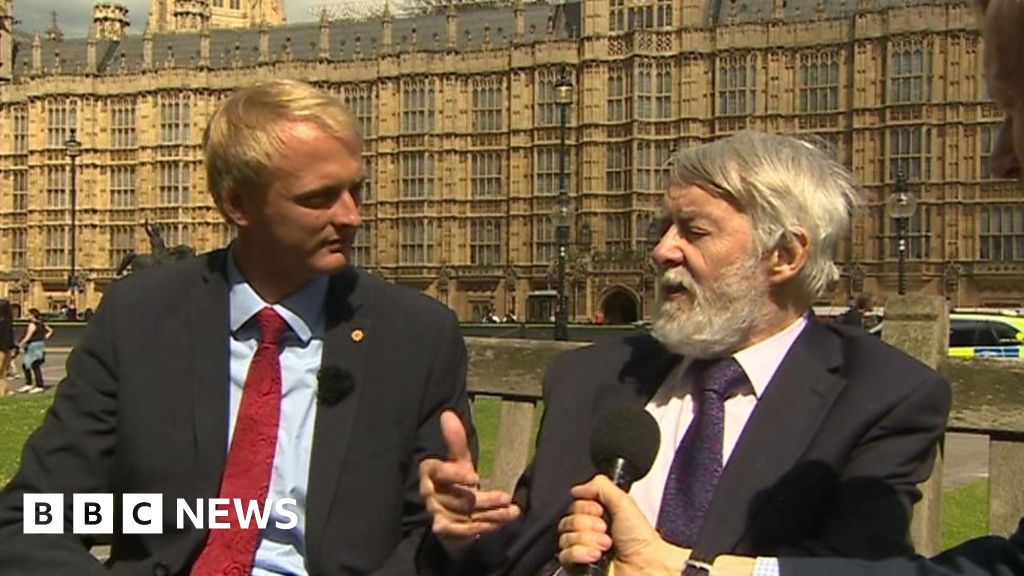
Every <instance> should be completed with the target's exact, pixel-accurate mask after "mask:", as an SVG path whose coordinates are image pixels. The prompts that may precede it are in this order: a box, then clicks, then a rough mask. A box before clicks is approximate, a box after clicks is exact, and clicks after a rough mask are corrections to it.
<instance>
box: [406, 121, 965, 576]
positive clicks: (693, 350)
mask: <svg viewBox="0 0 1024 576" xmlns="http://www.w3.org/2000/svg"><path fill="white" fill-rule="evenodd" d="M858 204H859V199H858V194H857V190H856V188H855V185H854V183H853V180H852V177H851V176H850V174H849V173H848V172H847V171H846V170H845V169H843V168H842V166H840V165H839V164H837V163H836V162H835V161H834V160H832V159H831V158H829V157H828V155H826V154H825V153H824V152H822V151H820V150H818V149H817V148H814V147H813V146H810V145H808V144H807V143H805V142H803V141H801V140H798V139H795V138H790V137H784V136H775V135H770V134H764V133H758V132H742V133H739V134H736V135H733V136H730V137H728V138H724V139H721V140H718V141H716V142H712V143H709V144H705V145H702V146H698V147H694V148H691V149H687V150H683V151H681V152H679V153H678V154H677V155H676V156H675V157H674V158H673V173H672V182H671V184H670V186H669V188H668V190H667V192H666V194H665V199H664V207H665V210H664V211H665V221H664V230H663V235H662V237H661V240H660V242H659V243H658V245H657V246H656V247H655V248H654V259H655V260H656V261H657V263H658V265H659V266H660V267H661V269H662V270H663V276H662V281H661V290H660V293H661V295H660V297H661V306H660V309H659V310H658V313H657V319H656V321H655V323H654V329H653V337H652V336H648V335H642V336H636V337H630V338H627V339H624V340H621V341H616V342H612V343H606V344H599V345H596V346H593V347H589V348H585V349H582V350H578V351H573V352H570V353H567V354H565V355H563V356H562V357H560V358H558V359H557V360H556V361H555V362H554V363H553V364H552V366H551V368H550V370H549V372H548V375H547V378H546V381H545V385H544V393H545V403H546V413H545V416H544V424H543V426H542V428H541V432H540V438H539V440H538V448H537V455H536V458H535V460H534V462H533V464H532V465H531V467H530V469H529V470H528V471H527V473H526V474H525V475H524V477H523V478H522V479H521V480H520V482H519V485H518V488H517V490H516V494H515V498H514V500H512V501H511V502H510V500H509V499H508V498H506V497H503V495H501V494H500V493H493V492H477V491H474V490H473V489H472V485H473V482H474V481H475V471H473V470H472V466H471V465H469V464H468V460H467V459H466V458H462V459H458V458H451V459H449V460H448V461H440V460H428V461H426V462H425V463H424V464H423V465H422V466H421V492H422V494H423V495H424V497H425V498H426V501H427V505H428V508H429V509H430V510H432V511H433V512H434V514H435V517H434V532H435V534H437V535H438V540H439V541H440V543H441V544H442V545H444V546H445V548H446V550H447V552H448V555H449V556H450V559H451V560H452V565H451V568H452V570H451V571H452V572H458V571H460V570H462V571H463V572H464V573H475V574H485V573H498V574H514V575H524V576H525V575H532V574H535V573H537V570H538V569H539V568H540V567H541V566H542V565H544V564H545V562H547V561H549V560H551V559H552V558H553V557H554V556H555V555H556V553H557V550H558V531H557V524H558V521H559V518H560V517H561V515H562V514H563V513H564V510H565V509H566V506H567V505H568V504H569V502H570V500H571V498H570V495H569V490H570V488H571V487H572V485H573V484H576V483H578V482H582V481H585V480H586V479H588V478H590V477H591V476H592V475H593V474H594V467H593V465H592V464H591V462H590V457H589V438H590V431H591V427H592V423H593V422H594V420H595V418H596V417H598V416H599V415H600V414H602V413H603V412H604V411H605V410H606V409H608V408H609V407H611V406H616V405H621V404H626V403H632V404H635V405H638V406H642V407H644V408H645V409H646V410H647V411H648V412H650V413H651V414H652V415H653V416H654V417H655V419H656V420H657V422H658V426H659V428H660V430H661V445H660V447H659V450H658V452H657V458H656V460H655V462H654V466H653V468H652V470H651V472H650V473H649V474H648V475H647V476H646V477H645V478H643V479H641V480H640V481H638V482H637V483H635V484H634V485H633V486H632V491H631V495H632V496H633V497H634V498H635V499H636V501H637V502H638V503H639V505H640V508H641V509H642V510H643V513H644V515H645V517H646V518H647V520H648V521H649V522H650V523H651V524H652V525H657V526H658V528H659V530H660V531H661V533H662V534H664V535H666V538H668V539H669V540H671V541H672V542H675V543H676V544H678V545H679V546H683V547H686V548H687V549H693V550H695V551H696V553H697V554H699V555H701V556H703V557H707V558H713V557H715V556H718V555H720V554H725V553H742V554H754V555H758V554H781V553H783V552H791V553H797V554H802V555H840V556H851V557H859V558H881V557H885V556H889V555H892V554H902V553H907V552H909V551H910V549H911V548H910V543H909V542H908V539H907V534H908V526H909V522H910V514H911V506H912V504H913V503H914V501H915V500H917V499H918V497H919V493H918V490H917V488H916V485H917V484H918V483H919V482H921V481H923V480H924V479H926V478H927V477H928V476H929V474H930V472H931V467H932V462H933V453H934V450H935V446H936V443H937V441H938V440H939V438H941V436H942V433H943V430H944V428H945V423H946V417H947V413H948V410H949V403H950V392H949V388H948V385H947V383H946V382H945V381H944V380H943V379H942V378H941V377H940V376H939V375H938V374H936V373H935V372H934V371H932V370H930V369H929V368H927V367H925V366H924V365H922V364H921V363H919V362H917V361H916V360H914V359H912V358H910V357H909V356H907V355H906V354H903V353H902V352H900V351H898V350H896V349H894V348H892V347H890V346H888V345H886V344H883V343H882V342H880V341H879V340H878V339H877V338H875V337H873V336H870V335H868V334H867V333H865V332H864V331H862V330H848V329H845V328H842V327H835V326H830V325H825V324H823V323H819V322H817V321H815V320H814V319H813V317H812V316H811V314H810V309H811V304H812V303H813V302H814V300H815V299H816V298H818V297H819V296H820V295H822V294H823V293H824V292H825V291H826V290H827V289H828V287H829V286H830V285H831V283H832V282H834V281H835V280H836V279H837V277H838V272H837V270H836V267H835V265H834V264H833V260H832V259H833V254H834V251H835V246H836V243H837V242H838V241H839V239H840V238H843V237H844V235H845V234H846V231H847V229H848V226H849V223H850V218H851V214H852V212H853V211H854V209H855V208H856V207H857V205H858ZM445 420H446V424H445V425H446V428H447V432H446V436H447V437H448V438H449V441H451V439H452V438H458V437H459V431H458V429H457V428H458V423H457V422H456V421H455V420H454V419H452V418H446V419H445ZM456 444H458V443H456ZM513 502H514V503H513ZM679 510H685V511H686V513H685V514H679V513H678V511H679ZM511 518H515V519H514V520H510V519H511ZM486 532H494V533H493V534H489V535H487V536H486V537H482V538H480V539H479V541H477V542H470V539H471V538H475V537H476V536H477V535H478V534H482V533H486Z"/></svg>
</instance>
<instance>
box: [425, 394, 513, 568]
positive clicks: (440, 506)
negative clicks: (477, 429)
mask: <svg viewBox="0 0 1024 576" xmlns="http://www.w3.org/2000/svg"><path fill="white" fill-rule="evenodd" d="M441 433H442V435H443V436H444V440H445V445H446V446H447V449H448V454H447V456H446V457H445V459H443V460H442V459H439V458H427V459H425V460H423V462H421V463H420V496H422V497H423V500H424V502H425V505H426V508H427V511H428V512H430V514H431V516H433V525H432V529H433V531H434V534H436V535H437V537H438V540H440V541H441V543H442V544H443V545H444V547H445V549H446V550H447V551H448V552H449V554H453V555H454V554H457V553H458V552H460V551H461V550H462V549H463V548H464V547H465V546H466V545H467V544H469V543H471V542H472V541H473V540H475V539H476V538H478V537H479V536H480V535H482V534H486V533H488V532H493V531H495V530H497V529H498V528H501V527H502V526H504V525H505V524H507V523H509V522H511V521H512V520H515V519H516V518H518V517H519V514H520V510H519V506H517V505H516V504H514V503H513V502H512V496H510V495H509V494H508V493H506V492H503V491H500V490H481V489H480V476H479V475H478V474H477V471H476V467H475V466H474V465H473V458H472V454H471V453H470V450H469V440H468V438H467V435H466V428H465V426H463V425H462V420H460V419H459V416H458V414H456V413H455V412H453V411H451V410H446V411H445V412H443V413H442V414H441Z"/></svg>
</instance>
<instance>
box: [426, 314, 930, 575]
mask: <svg viewBox="0 0 1024 576" xmlns="http://www.w3.org/2000/svg"><path fill="white" fill-rule="evenodd" d="M679 361H680V358H679V357H676V356H673V355H672V354H670V353H668V352H667V351H666V350H665V349H664V348H663V347H662V346H661V345H660V344H659V343H658V342H656V341H655V340H654V339H653V338H651V337H650V336H647V335H643V336H635V337H630V338H626V339H624V340H621V341H617V342H612V343H606V344H599V345H596V346H592V347H589V348H584V349H581V350H578V351H573V352H569V353H566V354H564V355H563V356H561V357H559V358H558V359H557V360H555V362H554V363H553V364H552V366H551V368H550V370H549V372H548V375H547V378H546V380H545V383H544V396H545V403H546V412H545V415H544V422H543V425H542V428H541V432H540V437H539V439H538V443H537V454H536V457H535V459H534V462H533V464H532V465H531V467H530V468H529V469H528V470H527V472H526V474H524V476H523V477H522V478H521V479H520V482H519V484H518V486H517V490H516V494H515V497H516V500H517V501H518V502H519V504H520V505H521V506H522V507H523V511H524V514H523V516H522V518H521V520H520V521H518V522H516V523H514V524H512V525H510V526H508V527H506V528H505V529H503V530H502V531H501V532H499V533H498V534H496V535H494V536H491V537H489V538H484V539H482V541H481V542H480V544H479V545H478V546H476V547H475V548H474V549H473V550H472V551H471V553H470V554H468V555H467V557H466V558H465V561H464V562H462V563H460V564H459V565H457V566H456V565H450V564H449V565H447V566H445V568H444V570H442V571H447V572H449V573H462V574H486V573H493V574H511V575H516V576H532V575H533V574H537V573H539V572H544V571H545V570H546V568H545V565H548V566H550V565H551V564H552V561H553V560H554V558H555V555H556V553H557V544H558V537H557V522H558V520H559V519H560V518H561V516H562V515H564V514H565V511H566V509H567V507H568V505H569V503H570V496H569V488H570V487H571V486H573V485H574V484H577V483H580V482H584V481H586V480H588V479H589V478H590V477H591V476H592V475H593V474H595V470H594V467H593V466H592V465H591V463H590V459H589V438H590V431H591V427H592V425H593V422H594V420H595V418H596V416H597V415H599V414H601V413H602V412H603V411H604V410H606V409H607V408H608V407H610V406H612V405H615V404H621V403H633V404H637V405H643V404H645V403H646V402H647V401H648V400H649V399H650V398H651V396H652V395H653V394H654V392H655V391H656V390H657V389H658V387H659V386H660V385H661V384H662V383H663V381H664V379H665V378H666V377H667V375H668V373H669V372H670V370H671V369H672V367H673V366H675V365H676V364H677V363H678V362H679ZM949 406H950V390H949V386H948V384H947V383H946V382H945V381H944V380H943V379H942V378H941V377H940V376H939V375H938V374H937V373H935V372H934V371H932V370H930V369H928V368H927V367H925V366H924V365H922V364H921V363H919V362H917V361H916V360H914V359H912V358H910V357H908V356H907V355H905V354H903V353H901V352H899V351H897V350H896V349H894V348H892V347H890V346H888V345H886V344H884V343H882V342H880V341H879V340H878V339H877V338H875V337H874V336H871V335H869V334H867V333H866V332H864V331H863V330H848V329H845V328H842V327H836V326H829V325H824V324H822V323H819V322H817V321H815V320H811V321H810V322H809V323H808V325H807V327H806V329H805V330H804V331H803V333H802V334H801V335H800V336H799V337H798V338H797V340H796V342H795V343H794V345H793V347H792V348H791V349H790V351H789V353H788V354H787V355H786V357H785V359H784V360H783V361H782V364H781V365H780V366H779V369H778V371H777V372H776V373H775V375H774V376H773V378H772V380H771V383H770V384H769V386H768V388H767V389H766V391H765V393H764V395H763V396H762V397H761V399H760V400H759V402H758V404H757V407H756V408H755V410H754V412H753V414H752V415H751V417H750V420H749V421H748V422H747V425H746V427H745V428H744V430H743V433H742V435H741V436H740V439H739V442H738V444H737V446H736V448H735V449H734V451H733V453H732V456H731V457H730V459H729V462H728V464H727V466H726V467H725V469H724V471H723V474H722V477H721V479H720V481H719V484H718V487H717V491H716V494H715V497H714V499H713V501H712V503H711V507H710V509H709V511H708V515H707V518H706V521H705V523H704V527H703V528H702V530H701V532H700V534H699V536H698V541H697V543H696V545H695V547H694V549H695V554H696V555H698V556H703V557H706V558H712V557H714V556H716V555H719V554H724V553H730V552H731V553H738V554H748V555H761V554H764V555H776V556H777V555H781V554H791V555H793V554H796V555H815V556H825V555H831V556H853V557H861V558H882V557H886V556H891V555H894V554H905V553H908V552H909V551H910V549H911V548H910V543H909V537H908V528H909V523H910V514H911V507H912V504H913V503H914V502H915V501H916V500H917V499H919V498H920V494H919V492H918V490H917V488H916V484H918V483H919V482H921V481H923V480H925V479H926V478H927V477H928V476H929V474H930V473H931V467H932V462H933V460H934V451H935V447H936V445H937V442H938V440H939V439H940V438H941V437H942V434H943V431H944V430H945V425H946V418H947V415H948V412H949Z"/></svg>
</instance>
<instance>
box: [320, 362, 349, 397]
mask: <svg viewBox="0 0 1024 576" xmlns="http://www.w3.org/2000/svg"><path fill="white" fill-rule="evenodd" d="M316 382H317V384H316V401H317V403H318V404H321V405H323V406H334V405H335V404H337V403H338V402H341V401H342V400H344V399H345V397H346V396H348V395H349V394H351V393H352V390H354V389H355V387H356V383H355V380H354V379H353V378H352V373H351V372H349V371H348V370H345V369H344V368H341V367H340V366H322V367H321V368H320V370H317V373H316Z"/></svg>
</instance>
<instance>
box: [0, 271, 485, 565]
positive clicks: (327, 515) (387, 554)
mask: <svg viewBox="0 0 1024 576" xmlns="http://www.w3.org/2000/svg"><path fill="white" fill-rule="evenodd" d="M225 261H226V252H225V251H217V252H213V253H211V254H208V255H205V256H202V257H200V258H197V259H195V260H193V261H189V262H185V263H180V264H176V265H173V266H169V267H161V268H156V269H152V270H147V271H146V272H144V273H141V274H138V275H133V276H132V277H129V278H126V279H125V280H123V281H119V282H117V283H115V284H114V285H112V286H110V287H109V288H108V290H107V293H106V294H105V295H104V299H103V304H102V306H101V307H100V309H99V311H97V313H96V315H95V317H94V318H93V319H92V321H91V322H90V325H89V328H88V331H87V334H86V335H85V337H84V339H83V340H82V342H81V343H80V344H79V345H78V346H77V347H76V348H75V350H74V351H73V352H72V354H71V356H70V358H69V359H68V366H67V369H68V370H67V372H68V376H67V379H66V380H65V381H64V382H62V383H61V385H60V387H59V388H58V391H57V394H56V397H55V399H54V403H53V406H52V408H51V409H50V411H49V412H48V413H47V415H46V418H45V420H44V422H43V424H42V426H41V427H40V428H39V429H38V430H37V431H36V432H35V433H34V434H33V435H32V437H31V438H30V439H29V441H28V442H27V444H26V447H25V451H24V456H23V459H22V463H21V469H20V470H19V471H18V473H17V475H16V476H15V478H14V479H13V480H12V482H11V483H10V485H8V486H7V488H6V489H5V490H4V492H3V493H2V495H0V573H3V574H33V575H35V574H76V575H84V574H96V573H105V572H104V571H102V569H101V567H100V566H99V565H98V564H97V563H96V562H95V561H94V560H92V558H91V557H90V556H89V554H88V552H87V550H86V548H85V547H84V546H83V544H86V543H87V542H85V541H83V539H82V538H79V537H77V536H73V535H71V534H70V521H71V516H70V510H68V513H67V517H66V521H67V523H68V524H69V527H68V529H67V530H66V533H65V534H64V535H63V536H28V535H23V534H21V532H22V530H21V522H22V494H23V493H26V492H62V493H64V494H65V495H66V498H65V501H66V503H67V504H68V505H69V506H70V500H71V498H70V494H71V493H75V492H113V493H115V494H121V493H126V492H127V493H133V492H151V493H160V494H163V495H164V498H165V501H164V509H165V511H166V512H165V515H164V519H165V524H167V525H165V527H164V533H163V534H160V535H116V536H114V538H113V548H112V553H111V565H112V568H113V571H114V572H115V573H123V574H187V573H188V571H189V569H190V567H191V564H192V562H193V561H194V560H195V558H196V557H197V556H198V554H199V552H200V551H201V549H202V546H203V544H204V542H205V538H206V536H207V532H205V531H200V530H177V529H176V528H175V527H174V526H173V524H174V522H175V518H174V514H173V510H174V507H173V506H174V501H175V499H176V498H189V499H192V501H193V502H194V499H195V498H212V497H216V496H217V493H218V490H219V486H220V481H221V474H222V472H223V467H224V461H225V457H226V454H227V433H228V381H229V380H228V378H229V376H228V374H229V368H228V367H229V360H228V338H229V328H228V298H227V290H228V286H227V281H226V277H225ZM324 305H325V310H326V329H325V335H324V350H323V361H322V366H337V367H339V368H341V369H343V370H345V371H348V372H349V373H350V374H351V375H352V381H353V383H354V388H353V390H352V391H351V393H349V394H348V395H346V396H345V397H344V398H342V399H341V400H340V401H338V402H336V403H330V404H326V403H321V404H320V405H319V406H318V409H317V416H316V424H315V429H314V442H313V454H312V463H311V465H310V474H309V485H308V490H307V494H308V501H307V505H306V507H307V524H306V544H307V545H306V559H307V568H308V570H309V571H310V573H311V574H324V575H342V574H344V575H349V574H369V573H374V574H396V575H397V574H410V573H413V572H414V571H415V567H414V564H413V563H414V559H415V552H416V549H417V546H418V545H419V543H420V540H421V537H422V535H423V533H424V531H425V530H426V529H427V527H428V526H429V515H428V514H427V513H426V512H425V510H424V509H423V505H422V501H421V499H420V498H419V496H418V474H417V467H418V462H419V460H420V459H422V458H423V457H426V456H427V455H441V454H444V450H445V448H444V441H443V438H442V437H441V433H440V428H439V425H438V417H439V414H440V412H441V411H442V410H444V409H445V408H449V407H451V408H455V409H457V410H458V411H460V412H461V413H462V414H464V415H468V398H467V395H466V391H465V370H466V353H465V347H464V345H463V341H462V338H461V336H460V334H459V331H458V324H457V321H456V319H455V317H454V315H453V314H452V313H451V312H450V311H449V310H447V309H445V308H444V307H443V306H441V305H439V304H438V303H437V302H435V301H433V300H431V299H430V298H428V297H426V296H424V295H422V294H420V293H417V292H414V291H412V290H409V289H406V288H402V287H398V286H394V285H392V284H389V283H387V282H384V281H383V280H381V279H379V278H376V277H373V276H371V275H368V274H366V273H364V272H361V271H359V270H356V269H348V270H346V271H344V272H342V273H340V274H338V275H336V276H334V277H332V278H331V279H330V282H329V288H328V291H327V297H326V301H325V304H324ZM355 330H361V331H362V332H363V334H364V335H365V337H364V338H363V339H361V340H358V341H357V339H356V338H353V337H352V334H353V331H355ZM466 419H467V420H468V417H467V418H466Z"/></svg>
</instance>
